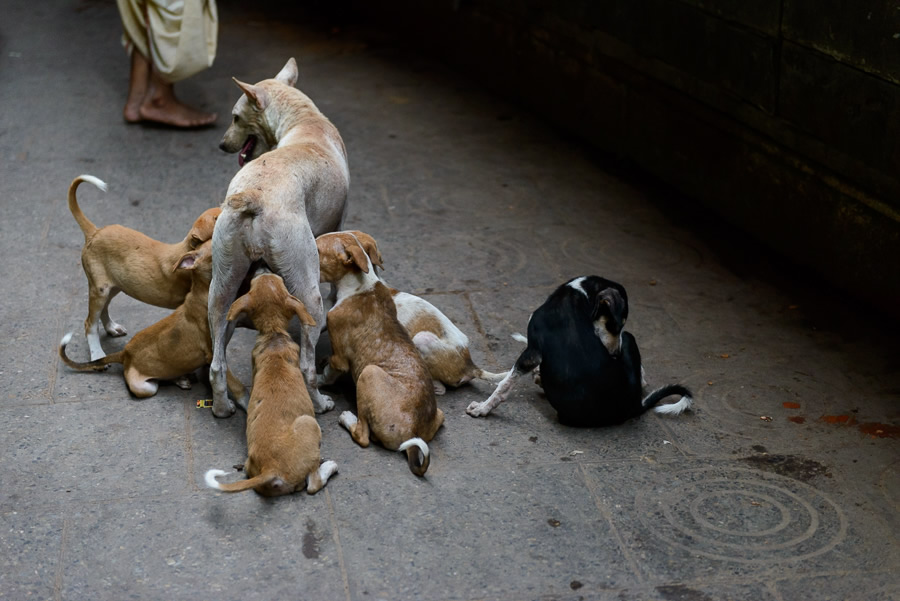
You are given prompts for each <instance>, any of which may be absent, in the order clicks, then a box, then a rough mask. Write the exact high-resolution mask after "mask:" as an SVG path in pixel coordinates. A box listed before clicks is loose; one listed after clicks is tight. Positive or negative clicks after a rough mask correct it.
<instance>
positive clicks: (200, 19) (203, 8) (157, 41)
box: [116, 0, 219, 83]
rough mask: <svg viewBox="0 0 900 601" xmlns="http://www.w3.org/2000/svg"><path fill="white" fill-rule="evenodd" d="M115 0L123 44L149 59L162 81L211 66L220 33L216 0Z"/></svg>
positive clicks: (176, 79) (187, 75) (178, 79)
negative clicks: (120, 17) (117, 6)
mask: <svg viewBox="0 0 900 601" xmlns="http://www.w3.org/2000/svg"><path fill="white" fill-rule="evenodd" d="M116 1H117V2H118V4H119V14H120V15H121V16H122V26H123V27H124V29H125V35H124V36H123V39H122V43H123V45H124V46H125V48H126V49H127V50H128V52H129V53H131V52H133V51H134V50H137V51H138V52H140V53H141V54H142V55H143V56H144V57H146V58H148V59H149V60H150V61H151V62H152V63H153V67H154V69H155V70H156V72H157V73H158V74H159V76H160V77H162V79H163V80H165V81H167V82H169V83H174V82H176V81H181V80H182V79H186V78H188V77H190V76H191V75H194V74H195V73H198V72H200V71H202V70H203V69H207V68H209V67H211V66H212V64H213V60H214V59H215V58H216V38H217V37H218V33H219V14H218V11H217V10H216V1H215V0H116Z"/></svg>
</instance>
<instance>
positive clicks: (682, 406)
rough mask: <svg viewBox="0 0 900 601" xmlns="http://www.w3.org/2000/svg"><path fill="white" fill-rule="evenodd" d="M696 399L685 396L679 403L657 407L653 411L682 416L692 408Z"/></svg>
mask: <svg viewBox="0 0 900 601" xmlns="http://www.w3.org/2000/svg"><path fill="white" fill-rule="evenodd" d="M693 404H694V399H692V398H691V397H689V396H683V397H681V399H679V400H678V402H677V403H669V404H668V405H657V406H656V407H654V408H653V410H654V411H655V412H657V413H662V414H663V415H680V414H682V413H684V412H685V411H686V410H688V409H690V408H691V405H693Z"/></svg>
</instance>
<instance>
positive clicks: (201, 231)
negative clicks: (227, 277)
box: [69, 175, 222, 388]
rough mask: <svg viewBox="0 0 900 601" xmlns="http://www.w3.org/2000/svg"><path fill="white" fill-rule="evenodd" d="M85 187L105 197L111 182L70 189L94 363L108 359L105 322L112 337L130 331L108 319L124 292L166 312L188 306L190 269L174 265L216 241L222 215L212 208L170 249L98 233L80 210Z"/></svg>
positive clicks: (130, 236)
mask: <svg viewBox="0 0 900 601" xmlns="http://www.w3.org/2000/svg"><path fill="white" fill-rule="evenodd" d="M82 182H88V183H90V184H93V185H94V186H97V187H98V188H100V189H101V190H103V191H104V192H105V191H106V183H105V182H104V181H102V180H100V179H98V178H96V177H94V176H93V175H79V176H78V177H76V178H75V179H74V180H72V183H71V185H70V186H69V210H70V211H71V212H72V216H73V217H74V218H75V221H76V222H77V223H78V227H80V228H81V231H82V232H83V233H84V248H83V249H82V250H81V265H82V267H84V274H85V275H86V276H87V279H88V299H89V300H88V316H87V319H85V320H84V335H85V337H87V340H88V346H89V347H90V349H91V359H92V360H94V359H100V358H101V357H103V356H104V355H105V354H106V353H104V352H103V348H102V347H101V346H100V323H101V322H102V323H103V328H104V330H106V333H107V334H108V335H109V336H124V335H125V334H127V332H126V331H125V328H124V327H122V326H121V325H120V324H118V323H116V322H115V321H113V319H112V318H111V317H110V316H109V303H110V301H111V300H112V299H113V297H114V296H115V295H116V294H118V293H119V292H124V293H125V294H127V295H128V296H130V297H132V298H134V299H137V300H139V301H141V302H142V303H147V304H148V305H154V306H156V307H165V308H167V309H175V308H177V307H178V306H179V305H180V304H181V303H182V302H184V297H185V296H186V295H187V293H188V291H189V290H190V289H191V274H190V272H189V271H188V270H183V269H174V270H173V269H172V266H173V265H174V264H175V263H176V261H178V260H179V259H180V258H181V257H182V256H184V255H185V254H186V253H189V252H191V251H192V250H194V249H196V248H197V247H198V246H199V245H200V244H202V243H204V242H206V241H207V240H209V239H210V238H212V234H213V228H214V227H215V225H216V218H217V217H218V216H219V213H221V212H222V210H221V209H220V208H218V207H215V208H212V209H207V210H206V211H204V212H203V214H202V215H200V217H198V218H197V220H196V221H194V225H193V226H191V229H190V231H189V232H188V234H187V236H185V237H184V240H182V241H181V242H178V243H176V244H165V243H163V242H158V241H157V240H154V239H152V238H149V237H148V236H145V235H144V234H142V233H141V232H138V231H136V230H133V229H130V228H127V227H124V226H121V225H107V226H105V227H100V228H98V227H97V226H96V225H94V224H93V222H91V220H90V219H88V218H87V217H86V216H85V215H84V213H82V212H81V207H79V206H78V199H77V197H76V195H75V191H76V190H77V189H78V186H79V185H80V184H81V183H82ZM179 385H180V386H182V387H184V386H183V385H182V384H179ZM187 388H190V385H187Z"/></svg>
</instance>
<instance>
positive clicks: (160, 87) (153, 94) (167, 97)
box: [138, 69, 217, 127]
mask: <svg viewBox="0 0 900 601" xmlns="http://www.w3.org/2000/svg"><path fill="white" fill-rule="evenodd" d="M138 112H139V113H140V116H141V118H142V119H144V120H145V121H154V122H156V123H163V124H165V125H172V126H174V127H204V126H206V125H212V124H213V123H215V122H216V117H217V115H216V114H215V113H204V112H203V111H201V110H199V109H195V108H193V107H190V106H188V105H186V104H184V103H182V102H181V101H180V100H178V99H177V98H175V90H174V89H173V86H172V84H170V83H167V82H165V81H163V80H162V79H160V78H159V76H158V75H156V73H154V72H153V70H152V69H151V70H150V81H149V85H148V90H147V95H146V96H144V101H143V102H142V103H141V106H140V108H139V109H138Z"/></svg>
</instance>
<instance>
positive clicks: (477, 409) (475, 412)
mask: <svg viewBox="0 0 900 601" xmlns="http://www.w3.org/2000/svg"><path fill="white" fill-rule="evenodd" d="M490 412H491V409H490V406H489V405H488V403H487V401H485V402H483V403H479V402H478V401H472V402H471V403H469V406H468V407H466V413H468V414H469V415H471V416H472V417H484V416H485V415H487V414H488V413H490Z"/></svg>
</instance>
